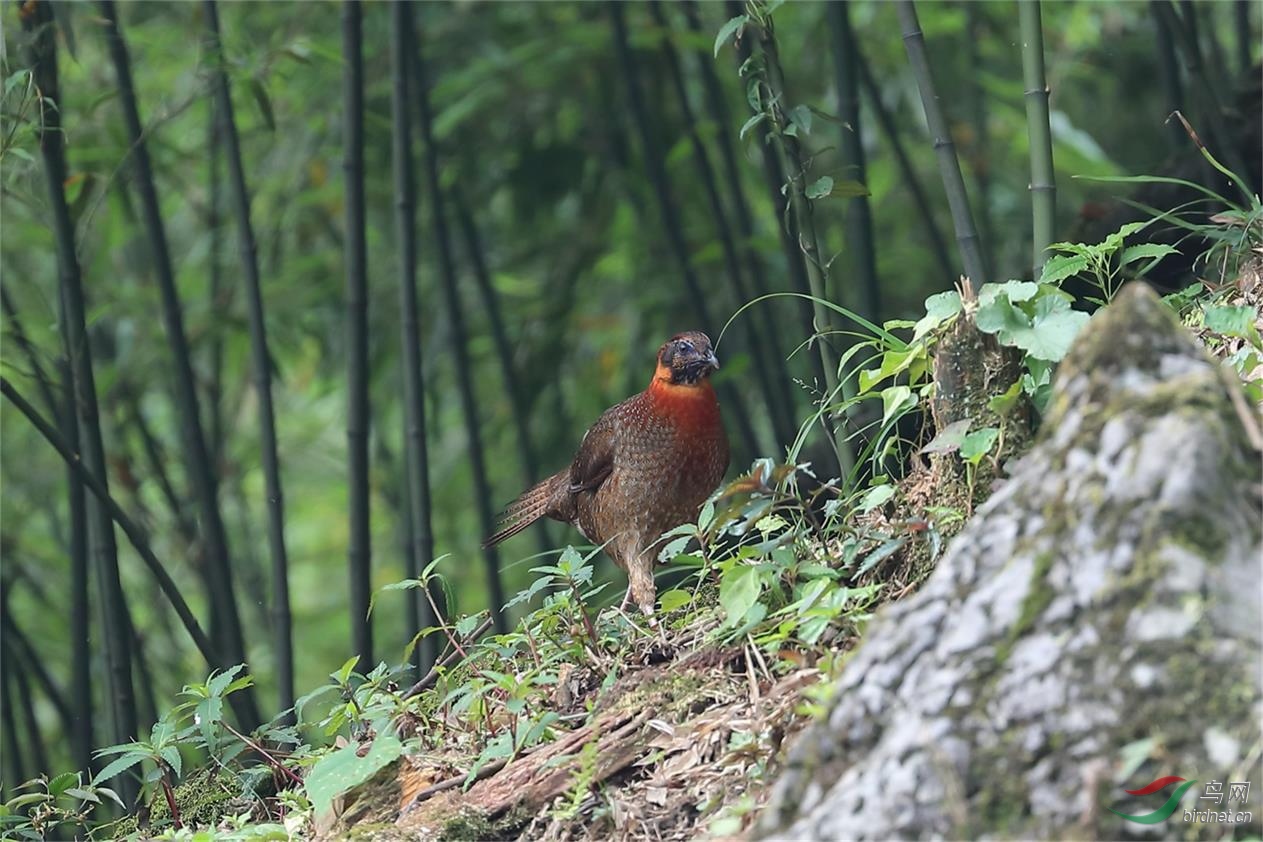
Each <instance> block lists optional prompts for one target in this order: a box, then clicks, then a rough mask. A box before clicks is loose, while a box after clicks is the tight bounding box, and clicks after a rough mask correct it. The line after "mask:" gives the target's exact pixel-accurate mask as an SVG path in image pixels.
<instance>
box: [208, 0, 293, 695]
mask: <svg viewBox="0 0 1263 842" xmlns="http://www.w3.org/2000/svg"><path fill="white" fill-rule="evenodd" d="M203 9H204V10H205V13H206V35H207V39H208V41H209V47H210V51H211V54H212V56H214V57H215V62H216V63H215V69H214V71H213V73H212V76H211V78H212V84H213V87H214V91H215V98H216V100H217V101H218V103H219V120H220V123H219V125H220V130H221V132H222V137H223V142H224V152H225V154H226V157H227V159H228V187H229V193H230V194H231V196H232V202H233V208H234V212H235V215H236V217H237V251H238V252H239V253H240V255H241V274H242V280H243V281H244V282H245V291H246V313H247V315H248V316H249V323H250V358H251V368H252V369H253V372H254V391H255V397H256V399H257V401H258V404H259V450H260V452H261V456H262V463H263V465H262V467H263V484H264V490H265V493H266V495H267V503H266V508H267V524H268V530H267V531H268V548H269V550H270V551H271V556H272V635H273V643H272V647H273V653H272V657H273V658H274V659H275V667H276V685H277V707H278V709H280V710H287V709H288V708H291V707H293V706H294V641H293V623H292V617H291V613H290V605H289V555H288V553H287V552H286V550H285V495H284V491H283V490H282V486H281V464H280V456H279V454H278V452H277V444H276V410H275V407H274V405H273V403H272V359H271V356H270V354H269V352H268V341H267V318H266V315H265V313H264V309H263V289H262V282H261V280H260V278H259V255H258V246H257V244H256V243H255V239H254V226H253V225H252V224H251V222H250V193H249V190H248V189H247V188H246V173H245V166H244V164H243V163H242V160H241V141H240V139H239V138H238V136H237V121H236V118H235V117H234V115H233V108H232V90H231V89H230V88H229V86H228V73H227V72H226V71H225V70H224V52H223V42H222V38H221V36H220V30H219V8H218V6H217V5H216V3H215V0H206V2H205V3H204V4H203Z"/></svg>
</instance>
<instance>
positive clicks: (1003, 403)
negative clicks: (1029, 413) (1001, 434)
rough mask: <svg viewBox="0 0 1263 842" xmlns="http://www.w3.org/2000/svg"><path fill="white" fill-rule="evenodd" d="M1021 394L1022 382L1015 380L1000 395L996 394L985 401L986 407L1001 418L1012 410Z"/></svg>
mask: <svg viewBox="0 0 1263 842" xmlns="http://www.w3.org/2000/svg"><path fill="white" fill-rule="evenodd" d="M1021 394H1022V383H1021V381H1020V380H1019V381H1016V382H1014V383H1013V385H1012V386H1010V387H1009V388H1008V389H1007V390H1006V391H1005V392H1004V394H1002V395H996V396H995V397H993V398H991V399H990V400H988V401H987V407H988V408H989V409H990V410H991V411H992V412H994V413H995V414H996V415H999V416H1000V417H1001V418H1003V417H1004V416H1006V415H1008V414H1009V413H1010V412H1012V411H1013V407H1014V406H1015V405H1016V404H1017V399H1018V398H1019V397H1020V396H1021Z"/></svg>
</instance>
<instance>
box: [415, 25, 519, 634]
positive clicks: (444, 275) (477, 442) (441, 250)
mask: <svg viewBox="0 0 1263 842" xmlns="http://www.w3.org/2000/svg"><path fill="white" fill-rule="evenodd" d="M414 25H415V23H414ZM419 40H420V39H418V42H419ZM411 56H412V74H413V75H412V79H413V80H414V81H415V83H416V90H414V91H413V97H414V98H415V99H416V102H417V120H418V127H419V128H420V130H421V143H422V145H423V147H424V149H425V156H424V161H425V178H426V184H427V186H428V187H429V192H430V222H431V224H432V225H433V226H434V241H435V244H436V245H437V247H438V258H439V277H440V278H441V279H442V281H443V289H444V293H445V294H444V301H445V302H446V303H447V318H448V325H449V327H450V328H451V331H452V346H453V347H452V354H453V356H454V357H455V359H456V384H457V388H458V389H459V391H460V403H461V415H462V416H463V417H464V420H465V440H466V443H467V445H468V447H469V468H470V472H471V473H472V474H473V481H474V507H475V509H476V511H477V513H478V520H479V524H480V526H481V528H482V534H483V535H490V534H492V533H493V532H495V527H496V519H495V512H494V511H492V508H491V506H492V504H491V500H492V492H491V483H490V482H489V481H488V479H487V464H486V455H485V454H484V452H483V445H482V432H481V427H480V418H481V414H480V413H479V411H478V395H477V393H476V391H475V387H474V371H473V366H472V364H471V363H470V359H469V334H468V331H467V330H466V328H465V312H464V307H463V306H462V304H461V300H460V288H459V285H458V284H457V282H456V261H455V260H454V258H453V256H452V242H451V236H450V235H449V233H448V228H447V214H446V208H445V196H444V192H443V184H442V181H441V180H440V178H439V150H438V144H437V142H436V141H435V139H434V130H433V127H434V121H433V117H432V115H431V113H430V94H429V80H428V78H427V76H426V67H425V58H424V56H423V54H422V50H421V46H420V44H419V43H418V44H417V45H416V46H415V47H414V48H413V50H412V53H411ZM482 557H483V562H484V564H485V566H486V572H487V590H488V594H489V599H490V602H491V604H490V606H489V608H490V610H491V616H492V618H493V620H494V621H495V627H496V632H497V633H498V634H504V633H505V632H506V631H508V623H507V621H506V620H505V616H504V604H505V602H507V601H508V600H507V599H506V597H505V593H504V582H503V579H502V578H501V574H500V554H499V551H498V550H497V549H496V548H495V547H483V548H482Z"/></svg>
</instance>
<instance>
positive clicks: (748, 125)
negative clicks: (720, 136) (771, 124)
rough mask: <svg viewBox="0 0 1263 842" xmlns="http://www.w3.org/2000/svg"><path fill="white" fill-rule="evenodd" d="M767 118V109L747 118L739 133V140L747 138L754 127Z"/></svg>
mask: <svg viewBox="0 0 1263 842" xmlns="http://www.w3.org/2000/svg"><path fill="white" fill-rule="evenodd" d="M766 119H767V112H766V111H760V112H759V113H758V114H755V115H754V116H753V117H751V118H750V119H749V120H746V121H745V122H744V123H743V124H742V125H741V131H740V132H739V133H738V134H737V138H738V139H739V140H745V139H746V134H747V133H748V132H750V131H751V130H752V129H754V128H756V127H757V126H758V125H759V124H760V123H762V122H763V121H764V120H766Z"/></svg>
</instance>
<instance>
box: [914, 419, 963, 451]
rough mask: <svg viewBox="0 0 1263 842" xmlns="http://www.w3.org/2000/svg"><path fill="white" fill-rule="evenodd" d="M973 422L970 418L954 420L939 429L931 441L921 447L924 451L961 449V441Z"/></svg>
mask: <svg viewBox="0 0 1263 842" xmlns="http://www.w3.org/2000/svg"><path fill="white" fill-rule="evenodd" d="M972 423H973V422H972V421H971V420H970V419H968V418H962V419H960V420H959V421H953V422H952V423H950V424H948V425H947V426H946V427H944V428H943V429H941V430H939V431H938V434H937V435H935V436H934V438H932V439H931V440H930V443H929V444H927V445H926V446H925V447H923V448H921V451H922V452H923V453H951V452H953V451H956V450H959V449H960V445H961V442H963V441H964V440H965V434H966V433H968V432H969V426H970V425H971V424H972Z"/></svg>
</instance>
